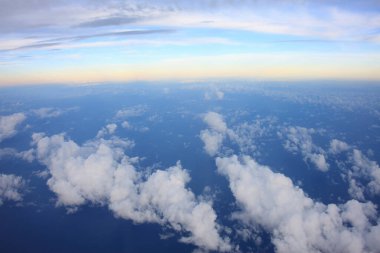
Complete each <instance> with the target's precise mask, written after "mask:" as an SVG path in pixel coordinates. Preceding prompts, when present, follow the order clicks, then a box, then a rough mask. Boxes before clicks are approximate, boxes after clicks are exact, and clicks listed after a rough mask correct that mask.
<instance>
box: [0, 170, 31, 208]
mask: <svg viewBox="0 0 380 253" xmlns="http://www.w3.org/2000/svg"><path fill="white" fill-rule="evenodd" d="M25 185H26V182H25V180H24V179H22V177H19V176H15V175H12V174H10V175H7V174H0V206H1V205H2V204H3V203H4V201H8V200H11V201H21V200H22V193H21V191H22V189H23V188H24V187H25Z"/></svg>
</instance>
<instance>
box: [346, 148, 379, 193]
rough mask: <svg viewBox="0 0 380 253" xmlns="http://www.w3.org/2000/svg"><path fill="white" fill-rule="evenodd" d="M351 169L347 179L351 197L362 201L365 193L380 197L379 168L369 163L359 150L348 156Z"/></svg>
mask: <svg viewBox="0 0 380 253" xmlns="http://www.w3.org/2000/svg"><path fill="white" fill-rule="evenodd" d="M349 161H350V163H351V167H350V168H349V169H348V171H347V172H346V173H347V177H348V180H349V184H350V188H349V193H350V195H351V196H352V197H354V198H356V199H359V200H364V199H365V197H364V195H365V193H366V192H367V193H369V194H370V195H372V196H373V195H380V167H379V165H378V164H377V162H375V161H371V160H370V159H368V157H366V156H365V155H364V154H363V153H362V152H361V151H360V150H358V149H353V150H352V153H350V154H349Z"/></svg>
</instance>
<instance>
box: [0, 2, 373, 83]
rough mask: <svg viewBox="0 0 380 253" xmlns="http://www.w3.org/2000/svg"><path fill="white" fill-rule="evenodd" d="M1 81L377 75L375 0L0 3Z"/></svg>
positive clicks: (352, 77) (349, 77)
mask: <svg viewBox="0 0 380 253" xmlns="http://www.w3.org/2000/svg"><path fill="white" fill-rule="evenodd" d="M0 6H1V8H0V32H1V37H0V85H3V86H4V85H16V84H35V83H87V82H108V81H131V80H187V79H205V78H252V79H259V80H261V79H265V80H267V79H268V80H304V79H308V80H309V79H338V80H342V79H343V80H379V79H380V73H379V72H380V71H378V70H379V69H380V50H379V49H380V46H379V45H380V34H379V31H380V3H379V2H378V1H300V0H299V1H296V0H294V1H191V2H189V1H119V0H114V1H84V0H80V1H47V0H35V1H20V0H16V1H15V0H13V1H10V0H1V1H0Z"/></svg>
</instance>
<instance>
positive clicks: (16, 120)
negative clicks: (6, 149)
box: [0, 113, 26, 142]
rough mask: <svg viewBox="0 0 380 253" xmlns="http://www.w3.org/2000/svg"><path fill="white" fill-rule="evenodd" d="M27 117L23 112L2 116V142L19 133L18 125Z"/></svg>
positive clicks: (0, 127) (0, 135)
mask: <svg viewBox="0 0 380 253" xmlns="http://www.w3.org/2000/svg"><path fill="white" fill-rule="evenodd" d="M25 119H26V117H25V115H24V114H23V113H14V114H11V115H8V116H0V142H1V141H3V140H4V139H7V138H10V137H12V136H14V135H15V134H16V133H17V130H16V128H17V126H18V125H19V124H21V123H22V122H23V121H24V120H25Z"/></svg>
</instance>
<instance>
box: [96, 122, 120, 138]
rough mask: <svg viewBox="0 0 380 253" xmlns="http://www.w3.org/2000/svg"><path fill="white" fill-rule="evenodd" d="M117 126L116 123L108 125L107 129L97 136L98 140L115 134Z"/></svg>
mask: <svg viewBox="0 0 380 253" xmlns="http://www.w3.org/2000/svg"><path fill="white" fill-rule="evenodd" d="M116 129H117V125H116V124H115V123H111V124H107V125H106V126H105V127H103V128H102V129H100V130H99V131H98V133H97V135H96V137H97V138H102V137H104V136H106V135H112V134H114V133H115V131H116Z"/></svg>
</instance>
